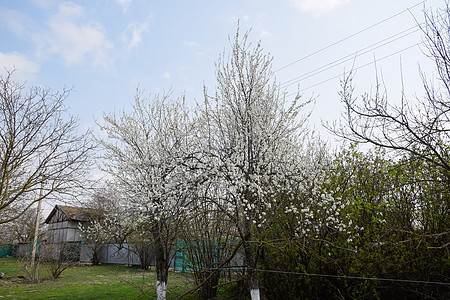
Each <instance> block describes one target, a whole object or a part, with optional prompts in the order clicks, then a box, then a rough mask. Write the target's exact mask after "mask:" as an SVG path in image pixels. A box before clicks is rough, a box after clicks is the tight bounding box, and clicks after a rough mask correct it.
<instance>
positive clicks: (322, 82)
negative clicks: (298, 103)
mask: <svg viewBox="0 0 450 300" xmlns="http://www.w3.org/2000/svg"><path fill="white" fill-rule="evenodd" d="M420 44H421V42H419V43H416V44H414V45H411V46H408V47H406V48H403V49H401V50H399V51H396V52H394V53H391V54H388V55H386V56H383V57H382V58H379V59H375V60H374V61H372V62H369V63H366V64H363V65H361V66H358V67H356V68H352V70H351V71H344V72H343V74H340V75H336V76H334V77H331V78H328V79H326V80H323V81H320V82H318V83H315V84H313V85H310V86H308V87H306V88H303V89H300V90H299V91H298V92H304V91H306V90H308V89H311V88H313V87H316V86H318V85H321V84H324V83H326V82H328V81H331V80H333V79H337V78H339V77H342V76H345V75H347V74H349V73H350V72H354V71H357V70H359V69H361V68H364V67H367V66H369V65H373V64H376V63H377V62H379V61H381V60H384V59H386V58H389V57H391V56H394V55H396V54H399V53H401V52H404V51H406V50H409V49H411V48H414V47H417V46H418V45H420ZM298 92H295V93H291V94H289V95H286V97H291V96H295V95H297V93H298Z"/></svg>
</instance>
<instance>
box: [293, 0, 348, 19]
mask: <svg viewBox="0 0 450 300" xmlns="http://www.w3.org/2000/svg"><path fill="white" fill-rule="evenodd" d="M291 2H292V3H293V4H294V6H296V7H297V8H298V9H300V10H301V11H302V12H310V13H313V14H314V15H316V16H319V15H322V14H324V13H327V12H330V11H332V10H333V9H334V8H336V7H338V6H341V5H345V4H348V3H349V2H350V0H291Z"/></svg>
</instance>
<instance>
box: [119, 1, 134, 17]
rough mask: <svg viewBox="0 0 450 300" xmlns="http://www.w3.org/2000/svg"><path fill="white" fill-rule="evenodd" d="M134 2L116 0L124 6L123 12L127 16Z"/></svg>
mask: <svg viewBox="0 0 450 300" xmlns="http://www.w3.org/2000/svg"><path fill="white" fill-rule="evenodd" d="M132 1H133V0H116V2H117V3H118V4H119V5H120V6H122V11H123V13H124V14H125V13H126V12H127V10H128V7H129V6H130V4H131V2H132Z"/></svg>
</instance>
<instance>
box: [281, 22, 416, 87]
mask: <svg viewBox="0 0 450 300" xmlns="http://www.w3.org/2000/svg"><path fill="white" fill-rule="evenodd" d="M420 25H421V24H418V25H415V26H413V27H410V28H408V29H405V30H403V31H401V32H399V33H397V34H394V35H392V36H390V37H387V38H385V39H383V40H381V41H378V42H376V43H374V44H371V45H370V46H367V47H364V48H362V49H360V50H358V51H355V52H353V53H351V54H348V55H346V56H343V57H341V58H339V59H337V60H334V61H332V62H330V63H328V64H325V65H323V66H321V67H319V68H316V69H314V70H311V71H309V72H307V73H304V74H302V75H300V76H297V77H295V78H293V79H290V80H288V81H285V82H283V83H282V84H281V87H288V86H291V85H293V84H295V83H298V82H300V81H302V80H305V79H307V78H310V77H312V76H315V75H317V74H320V73H322V72H324V71H327V70H329V69H332V68H334V67H337V66H339V65H341V64H343V63H345V62H348V61H351V60H354V59H356V58H357V57H359V56H362V55H364V54H367V53H369V52H371V51H373V50H376V49H378V48H381V47H383V46H386V45H388V44H390V43H393V42H396V41H398V40H400V39H402V38H404V37H407V36H409V35H411V34H413V33H415V32H417V31H420V27H419V26H420ZM393 38H395V39H393ZM375 46H376V47H375Z"/></svg>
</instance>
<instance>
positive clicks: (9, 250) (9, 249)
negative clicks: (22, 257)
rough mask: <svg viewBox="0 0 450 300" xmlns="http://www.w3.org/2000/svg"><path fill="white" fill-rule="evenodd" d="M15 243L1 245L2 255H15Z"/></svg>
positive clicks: (0, 252)
mask: <svg viewBox="0 0 450 300" xmlns="http://www.w3.org/2000/svg"><path fill="white" fill-rule="evenodd" d="M13 249H14V247H13V245H4V246H0V257H8V256H13Z"/></svg>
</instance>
